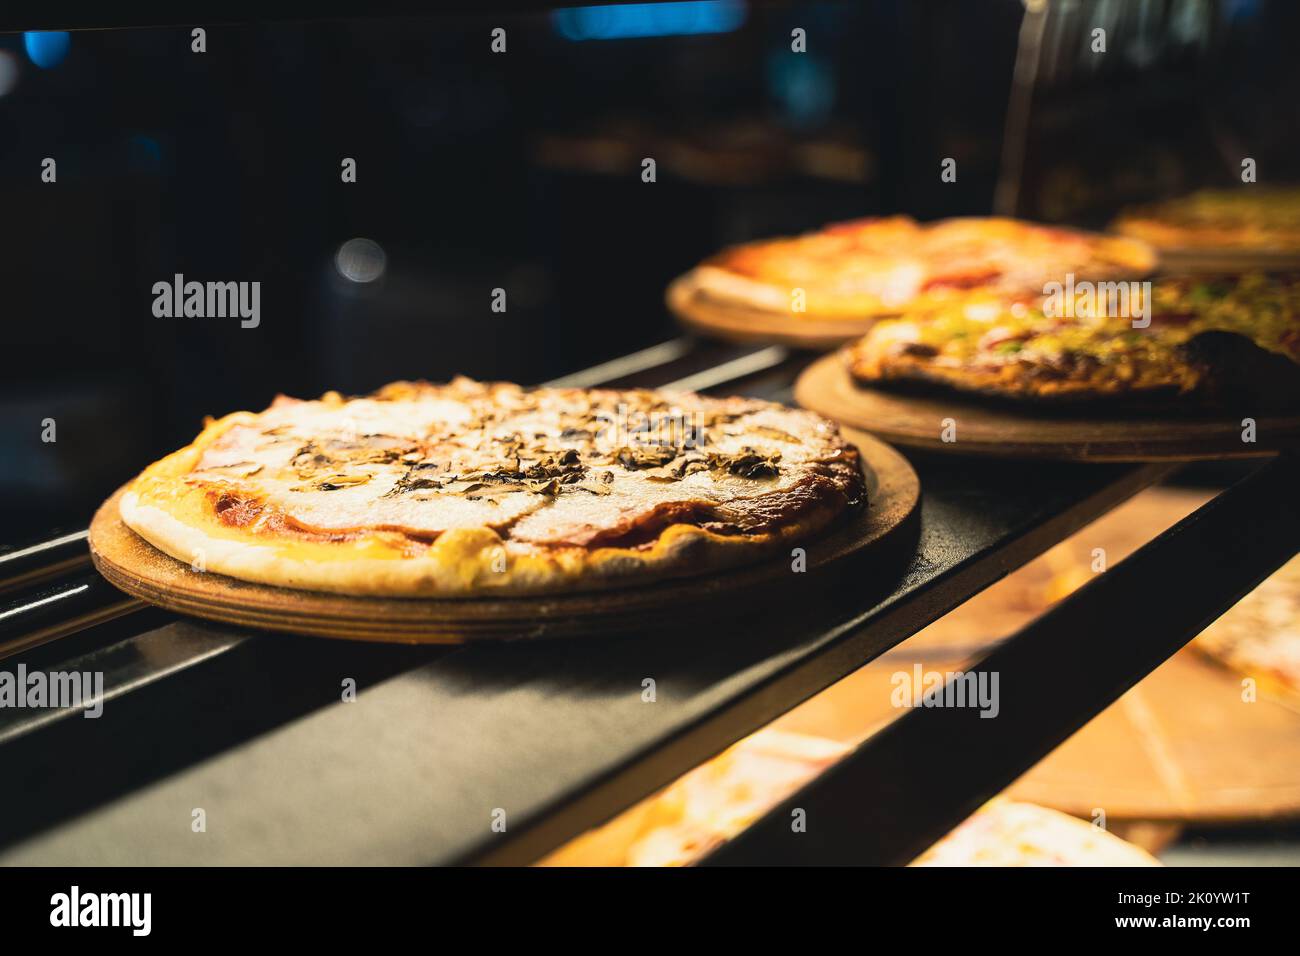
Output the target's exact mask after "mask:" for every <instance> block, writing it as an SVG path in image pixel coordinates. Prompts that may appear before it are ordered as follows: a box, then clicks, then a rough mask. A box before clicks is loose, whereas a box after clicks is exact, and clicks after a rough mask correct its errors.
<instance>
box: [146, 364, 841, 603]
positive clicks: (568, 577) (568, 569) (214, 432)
mask: <svg viewBox="0 0 1300 956" xmlns="http://www.w3.org/2000/svg"><path fill="white" fill-rule="evenodd" d="M412 387H413V388H417V389H419V388H426V389H436V388H437V387H436V386H412ZM488 387H489V388H490V387H491V386H488ZM390 388H391V387H390ZM448 388H451V389H456V388H460V389H462V390H465V389H468V391H469V393H472V394H475V395H476V396H477V397H479V398H481V397H482V396H481V395H479V394H478V393H476V392H475V391H474V390H475V389H476V388H482V387H481V386H478V385H477V383H469V382H468V381H467V380H461V381H460V382H458V383H454V384H453V386H448ZM510 388H512V389H514V387H513V386H511V387H510ZM380 394H382V392H381V393H380ZM398 394H401V392H400V390H399V392H398ZM521 394H525V393H522V391H521V390H517V389H515V390H514V391H511V392H510V393H509V395H508V398H509V399H510V400H511V401H515V400H517V397H518V396H519V395H521ZM537 394H540V393H537ZM398 400H400V399H398ZM700 401H707V400H700ZM322 402H323V403H325V404H326V405H329V406H334V407H339V406H340V403H343V399H342V398H341V397H339V396H332V397H331V396H326V398H325V399H323V400H322ZM304 404H307V403H304ZM275 407H276V406H272V408H273V409H274V408H275ZM728 407H729V408H732V407H735V408H739V407H744V408H748V409H751V410H754V412H755V413H756V414H760V415H761V414H764V413H765V410H766V409H767V408H769V407H770V408H772V409H778V408H779V406H767V404H766V403H745V404H744V405H743V406H728ZM269 411H271V410H268V412H269ZM781 414H785V415H789V416H800V417H799V418H792V419H791V420H792V421H804V422H807V423H808V424H809V426H810V427H812V428H813V435H814V436H815V437H816V439H817V440H819V441H821V442H823V443H824V445H825V448H824V449H823V450H824V451H826V452H827V453H828V454H829V455H830V461H829V463H822V462H812V463H809V465H808V467H807V469H806V471H807V474H806V475H804V474H802V473H800V474H797V475H795V476H794V477H792V478H791V479H790V480H789V481H787V482H785V483H784V484H783V485H782V486H781V487H780V488H779V489H777V490H776V491H774V492H772V493H770V495H769V494H759V495H756V496H750V497H749V498H747V499H745V502H746V503H747V505H748V506H749V507H752V508H754V509H755V510H756V511H757V512H758V514H759V516H760V519H761V518H762V515H763V514H764V513H765V512H766V511H771V512H773V513H774V514H777V520H772V521H769V522H767V523H766V524H763V525H762V526H760V527H755V528H749V529H745V530H743V531H741V532H739V533H737V532H736V531H735V530H734V529H732V530H729V531H728V533H719V532H718V531H715V530H711V529H709V528H704V527H700V526H698V525H696V524H692V523H689V521H677V522H673V521H671V520H670V519H671V516H672V515H673V514H675V513H676V512H675V511H673V510H672V509H671V508H670V509H669V511H668V514H669V516H670V518H669V519H666V520H665V522H664V523H665V526H664V527H662V528H655V527H653V526H651V529H650V530H651V532H652V533H649V534H648V535H647V536H646V540H638V541H635V542H634V543H629V544H628V545H626V546H600V545H599V544H593V545H590V546H587V545H580V544H573V543H571V542H567V541H557V542H555V543H554V544H553V545H549V546H548V545H544V544H539V543H538V542H537V541H526V542H521V541H517V540H515V539H513V538H512V537H511V531H510V529H509V528H502V529H497V528H493V527H489V526H485V525H477V526H466V527H450V528H446V529H444V530H441V531H438V532H437V533H435V534H428V533H423V532H422V533H418V534H414V533H409V532H406V531H401V530H396V529H393V528H387V527H373V528H372V527H365V528H359V529H358V528H351V529H347V530H346V531H341V530H338V529H333V530H331V529H324V530H322V529H319V528H315V529H307V528H301V527H298V526H297V525H296V524H290V525H289V526H288V527H287V528H284V527H281V526H279V525H276V526H275V527H274V528H273V529H272V530H271V531H269V532H268V530H267V529H266V528H264V527H258V525H259V524H260V523H261V520H260V519H259V521H257V522H253V523H252V524H250V525H248V526H232V525H231V524H230V523H229V522H227V521H225V520H223V519H222V517H221V516H220V514H219V511H218V510H217V509H218V507H219V506H220V503H221V501H223V500H225V498H224V496H227V491H226V490H225V489H229V492H228V494H229V496H230V497H237V496H240V495H250V494H252V493H253V492H254V491H256V490H257V486H256V482H251V481H250V480H249V479H231V480H227V479H224V478H223V479H221V480H219V481H212V480H208V479H206V478H204V477H202V476H204V475H205V474H208V472H205V471H204V470H203V468H201V467H200V466H201V465H203V463H204V462H207V461H211V460H213V457H214V455H216V457H217V459H218V460H219V458H220V455H219V450H220V449H221V448H223V447H225V446H226V445H229V444H230V443H231V442H232V440H234V438H235V436H236V431H237V430H239V429H245V430H247V429H249V428H253V427H256V426H258V424H259V421H260V416H258V415H253V414H251V413H248V412H237V413H234V414H232V415H228V416H226V417H224V418H222V419H220V420H218V421H214V422H210V423H209V424H208V426H207V427H206V428H205V429H204V431H203V432H202V434H200V435H199V436H198V438H196V439H195V441H194V442H193V443H192V444H191V445H189V446H187V447H186V448H184V449H181V450H180V451H178V452H176V453H174V454H172V455H169V456H167V457H166V458H164V459H162V460H161V461H159V462H156V463H155V464H154V465H151V466H150V467H149V468H148V469H146V470H145V471H144V472H143V473H142V474H141V475H140V476H139V477H138V478H137V479H136V480H135V482H133V483H132V485H131V486H130V487H129V489H128V490H127V492H126V493H125V494H124V495H123V497H122V501H121V505H120V514H121V518H122V520H123V522H124V523H125V524H126V525H127V526H128V527H129V528H131V529H132V530H133V531H135V532H136V533H137V534H139V535H140V536H141V537H143V538H144V539H145V540H146V541H148V542H149V543H150V544H152V545H153V546H154V547H157V548H158V549H159V550H161V551H163V552H165V553H166V554H168V555H170V556H171V557H173V558H175V559H177V560H179V561H183V562H185V563H187V564H191V565H193V566H194V567H195V568H196V569H199V570H205V571H210V572H216V573H219V574H225V575H228V576H230V577H234V578H238V579H240V580H245V581H252V582H256V583H261V584H270V585H275V586H280V587H288V588H299V589H307V590H317V591H330V592H336V593H343V594H354V595H369V596H389V597H470V596H482V595H490V594H496V595H502V596H510V595H535V594H544V593H564V592H572V591H581V590H593V589H602V588H609V587H617V586H626V585H629V584H641V583H648V582H652V581H657V580H662V579H665V578H670V577H677V576H682V575H700V574H708V573H711V572H715V571H718V570H722V569H725V568H730V567H734V566H737V565H741V564H745V563H749V562H752V561H756V560H759V559H761V558H763V557H765V556H770V555H773V554H775V553H778V552H780V551H781V550H783V549H785V548H786V547H788V546H789V545H790V543H792V542H799V541H806V540H807V539H808V538H809V537H810V536H813V535H816V534H817V533H819V532H820V531H822V530H823V529H825V528H826V527H827V526H829V525H830V524H832V523H833V522H835V521H836V520H837V519H839V518H841V517H843V516H844V514H845V512H846V511H847V510H848V509H849V508H850V507H852V506H854V505H855V504H856V502H857V501H858V500H859V499H860V498H861V497H862V488H863V481H862V473H861V470H860V469H861V465H860V462H859V459H858V455H857V452H856V450H855V449H853V448H852V446H850V445H846V444H845V443H843V442H842V441H841V440H840V439H839V437H838V431H837V430H836V429H835V428H834V426H831V425H829V423H825V422H823V421H821V420H820V419H816V418H815V416H810V415H808V413H805V412H796V411H794V410H784V409H783V410H781ZM787 437H793V436H787ZM223 439H224V441H223ZM296 440H298V439H295V441H296ZM810 440H812V439H810ZM196 469H197V470H196ZM792 470H793V469H792ZM632 474H637V473H636V472H633V473H632ZM375 480H376V481H377V480H378V479H375ZM647 480H648V479H647ZM730 481H737V482H738V481H739V479H733V478H732V477H730V476H726V477H724V478H720V479H719V482H730ZM342 490H346V489H342ZM342 490H340V491H335V492H333V493H335V494H339V493H341V491H342ZM573 493H577V492H573ZM523 494H524V493H523V492H520V493H519V494H518V495H513V494H512V495H511V497H517V496H519V495H523ZM769 497H770V498H771V499H772V500H771V501H768V500H767V498H769ZM563 498H564V492H563V491H562V492H561V494H560V495H558V496H556V497H553V498H550V499H548V506H551V507H553V506H554V504H553V503H554V502H556V501H561V500H563ZM214 501H215V502H216V504H215V505H214ZM670 504H671V503H670ZM236 507H238V506H236ZM782 508H786V509H787V511H788V514H787V513H786V512H782V511H781V509H782ZM648 514H649V515H650V517H651V519H654V520H658V518H659V515H658V513H657V511H656V510H655V508H653V507H652V508H650V509H649V511H648ZM272 517H275V518H277V519H280V518H283V517H284V516H282V515H280V514H278V513H277V514H275V515H272ZM289 517H290V518H291V516H289ZM634 530H635V529H634Z"/></svg>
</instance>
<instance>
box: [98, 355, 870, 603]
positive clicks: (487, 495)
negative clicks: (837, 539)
mask: <svg viewBox="0 0 1300 956" xmlns="http://www.w3.org/2000/svg"><path fill="white" fill-rule="evenodd" d="M864 489H865V481H864V476H863V471H862V464H861V461H860V456H859V455H858V452H857V450H856V448H854V447H853V446H852V445H850V444H848V443H847V442H846V441H844V440H843V438H842V437H841V436H840V434H839V431H838V428H837V426H835V425H834V424H832V423H830V422H827V421H825V420H824V419H821V418H819V417H817V416H816V415H813V414H811V413H808V412H804V411H801V410H797V409H791V408H786V407H784V406H781V405H776V404H772V403H768V402H761V401H754V400H749V399H743V398H726V399H714V398H707V397H703V396H699V395H695V394H691V393H676V394H674V393H660V392H654V391H646V390H638V391H598V390H583V389H574V388H553V389H546V388H540V389H531V390H530V389H524V388H521V387H519V386H517V385H511V384H505V383H480V382H475V381H471V380H469V379H465V378H458V379H456V380H455V381H452V382H450V383H449V384H444V385H434V384H429V383H427V382H398V383H395V384H392V385H388V386H385V387H384V388H381V389H379V390H378V391H377V392H375V393H374V394H372V395H368V396H364V397H356V398H345V397H343V396H342V395H339V394H338V393H336V392H330V393H327V394H325V395H324V396H322V397H321V398H319V399H317V400H314V401H303V400H298V399H293V398H287V397H284V396H281V397H278V398H277V399H276V400H275V401H274V402H273V403H272V404H271V406H270V407H269V408H267V409H266V410H265V411H262V412H259V413H251V412H235V413H233V414H230V415H226V416H224V417H222V418H219V419H217V420H215V421H212V420H209V421H208V423H207V425H206V427H205V428H204V429H203V431H202V433H201V434H199V436H198V437H197V438H196V439H195V440H194V441H193V442H192V443H191V444H189V445H187V446H186V447H185V448H182V449H181V450H180V451H177V452H175V453H173V454H171V455H168V456H167V457H166V458H163V459H162V460H161V461H158V462H156V463H154V464H153V465H150V466H149V467H148V468H147V469H145V471H144V472H143V473H142V474H141V475H140V476H139V477H138V478H136V479H135V481H134V482H132V483H131V484H130V485H129V486H128V488H127V490H126V491H125V493H124V494H123V496H122V499H121V505H120V513H121V518H122V521H123V522H124V523H125V524H126V525H127V526H128V527H130V528H131V529H132V530H134V531H135V532H136V533H137V534H139V535H140V536H141V537H143V538H144V539H145V540H147V541H148V542H149V543H150V544H152V545H154V546H155V547H157V548H159V549H160V550H162V551H164V552H166V553H167V554H169V555H171V556H172V557H173V558H176V559H178V560H180V561H184V562H185V563H187V564H191V565H192V566H194V567H195V568H197V569H201V570H206V571H214V572H217V573H220V574H225V575H229V576H231V577H234V578H239V579H242V580H245V581H254V582H258V583H261V584H270V585H278V586H282V587H288V588H304V589H309V590H319V591H333V592H338V593H344V594H356V595H387V596H398V597H406V596H409V597H442V596H448V597H466V596H474V595H482V594H498V595H516V594H543V593H555V592H567V591H576V590H589V589H593V588H602V587H610V586H619V585H632V584H639V583H644V582H647V581H652V580H658V579H662V578H667V577H675V576H682V575H694V574H703V573H707V572H710V571H713V570H717V569H721V568H726V567H731V566H735V565H739V564H743V563H746V562H751V561H754V560H757V559H759V558H761V557H764V556H768V555H771V554H774V553H775V552H776V551H778V550H780V549H781V548H782V547H783V546H787V545H788V543H789V542H791V541H799V540H805V539H807V538H808V537H809V536H810V535H814V534H816V533H818V532H819V531H821V530H823V529H826V528H828V527H830V526H831V525H833V524H834V523H836V522H837V521H840V520H841V519H845V518H847V516H848V513H849V511H850V509H852V508H854V507H855V506H857V505H858V504H859V503H860V502H862V501H863V500H864V497H865V491H864Z"/></svg>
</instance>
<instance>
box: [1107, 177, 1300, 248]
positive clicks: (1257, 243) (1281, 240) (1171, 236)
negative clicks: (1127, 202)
mask: <svg viewBox="0 0 1300 956" xmlns="http://www.w3.org/2000/svg"><path fill="white" fill-rule="evenodd" d="M1112 228H1113V229H1114V230H1115V231H1116V232H1119V233H1122V234H1123V235H1126V236H1131V237H1133V238H1136V239H1140V240H1143V241H1144V242H1148V243H1150V244H1151V245H1153V246H1155V247H1156V248H1158V249H1160V250H1162V251H1164V250H1167V251H1170V252H1207V251H1215V250H1223V251H1232V252H1262V253H1300V186H1255V185H1247V186H1241V187H1239V188H1236V189H1206V190H1201V191H1200V192H1195V193H1192V194H1191V195H1189V196H1181V197H1179V198H1177V199H1169V200H1165V201H1164V202H1157V203H1151V204H1148V205H1144V206H1136V207H1134V208H1132V209H1129V210H1127V211H1125V212H1124V213H1122V214H1121V215H1120V216H1119V218H1117V219H1116V220H1115V222H1114V223H1113V225H1112Z"/></svg>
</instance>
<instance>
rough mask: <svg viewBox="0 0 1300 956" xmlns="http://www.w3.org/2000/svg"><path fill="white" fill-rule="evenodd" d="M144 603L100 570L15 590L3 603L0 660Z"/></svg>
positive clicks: (140, 606)
mask: <svg viewBox="0 0 1300 956" xmlns="http://www.w3.org/2000/svg"><path fill="white" fill-rule="evenodd" d="M144 606H145V604H144V602H143V601H140V600H137V599H136V598H133V597H128V596H127V595H125V594H123V593H122V592H121V591H119V590H118V589H117V588H115V587H113V586H112V585H111V584H109V583H108V582H107V581H105V580H104V579H103V578H102V577H100V576H99V573H98V572H96V571H86V572H84V573H82V574H79V575H76V576H75V577H71V578H68V579H66V580H61V581H58V582H57V583H53V584H51V583H46V584H43V585H37V586H35V587H31V588H25V589H23V590H20V591H15V592H13V593H12V594H10V595H8V596H7V597H6V599H5V601H4V603H3V604H0V660H3V659H4V658H6V657H12V656H13V655H14V654H17V653H20V652H22V651H26V650H29V649H31V648H33V647H37V646H39V645H41V644H44V643H47V642H49V641H53V640H57V639H58V638H60V637H64V636H66V635H68V634H72V633H75V632H76V631H79V630H82V629H84V628H87V627H91V626H92V625H95V624H99V623H102V622H104V621H110V620H112V619H113V618H115V617H120V616H122V615H123V614H129V613H131V612H132V611H136V610H140V609H141V608H143V607H144Z"/></svg>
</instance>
